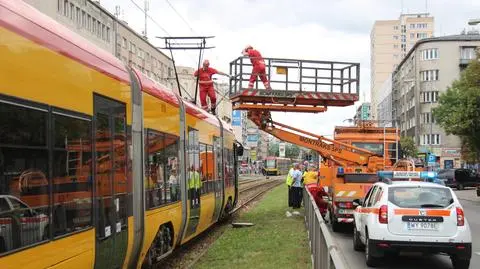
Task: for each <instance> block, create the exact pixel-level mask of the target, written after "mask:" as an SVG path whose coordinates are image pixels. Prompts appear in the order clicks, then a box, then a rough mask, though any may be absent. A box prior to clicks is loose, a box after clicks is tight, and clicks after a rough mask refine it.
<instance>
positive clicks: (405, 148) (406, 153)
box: [400, 136, 418, 158]
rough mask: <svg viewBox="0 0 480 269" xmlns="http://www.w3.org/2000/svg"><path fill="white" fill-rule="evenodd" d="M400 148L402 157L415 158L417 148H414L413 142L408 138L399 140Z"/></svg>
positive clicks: (404, 137)
mask: <svg viewBox="0 0 480 269" xmlns="http://www.w3.org/2000/svg"><path fill="white" fill-rule="evenodd" d="M400 147H401V149H402V155H403V156H402V157H403V158H407V157H416V156H417V152H418V150H417V146H415V141H413V138H412V137H410V136H402V137H401V138H400Z"/></svg>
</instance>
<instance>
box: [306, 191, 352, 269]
mask: <svg viewBox="0 0 480 269" xmlns="http://www.w3.org/2000/svg"><path fill="white" fill-rule="evenodd" d="M303 204H304V206H305V225H306V227H307V231H308V238H309V239H310V251H311V254H312V263H313V266H312V268H314V269H349V267H348V265H347V263H346V261H345V258H344V257H343V255H342V253H341V252H340V250H339V249H338V248H337V245H336V243H335V241H334V239H333V237H332V235H331V234H330V231H329V230H328V227H327V225H326V224H325V222H324V220H323V218H322V215H321V214H320V211H319V209H318V207H317V205H316V203H315V200H314V199H313V197H312V195H311V194H310V192H309V191H307V190H306V189H304V190H303Z"/></svg>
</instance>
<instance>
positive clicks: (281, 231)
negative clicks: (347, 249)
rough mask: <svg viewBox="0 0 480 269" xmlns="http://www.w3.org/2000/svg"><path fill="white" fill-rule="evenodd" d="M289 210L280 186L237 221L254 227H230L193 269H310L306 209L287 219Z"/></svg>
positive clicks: (284, 190) (285, 190)
mask: <svg viewBox="0 0 480 269" xmlns="http://www.w3.org/2000/svg"><path fill="white" fill-rule="evenodd" d="M287 211H290V212H292V209H291V208H289V207H288V206H287V187H286V186H285V185H281V186H278V187H276V188H274V189H273V190H272V191H270V192H269V193H267V194H266V195H265V197H264V199H263V200H262V201H260V202H258V203H257V205H256V206H255V207H254V208H253V209H251V210H249V211H248V212H246V213H243V215H242V216H240V217H239V218H238V219H237V220H236V222H252V223H254V224H255V226H253V227H244V228H229V229H228V230H227V231H226V232H225V233H224V234H223V235H222V237H220V238H219V239H218V240H217V241H216V242H215V243H214V244H213V245H212V247H211V248H210V249H209V250H208V252H207V253H206V254H205V256H204V257H202V258H201V259H200V260H199V262H198V263H197V264H196V265H195V266H194V268H195V269H197V268H198V269H203V268H205V269H207V268H208V269H212V268H248V269H251V268H275V269H280V268H289V269H291V268H311V260H310V249H309V246H308V237H307V232H306V229H305V222H304V209H303V208H301V209H300V210H298V211H299V212H300V214H301V215H300V216H295V215H293V216H291V217H287V216H286V212H287Z"/></svg>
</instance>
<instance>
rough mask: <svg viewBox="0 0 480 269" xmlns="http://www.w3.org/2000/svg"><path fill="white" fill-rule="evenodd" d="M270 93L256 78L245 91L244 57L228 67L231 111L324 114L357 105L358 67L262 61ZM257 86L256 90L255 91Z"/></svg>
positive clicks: (247, 74) (247, 68)
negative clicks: (329, 109) (333, 108)
mask: <svg viewBox="0 0 480 269" xmlns="http://www.w3.org/2000/svg"><path fill="white" fill-rule="evenodd" d="M264 61H265V66H266V68H265V69H266V75H267V78H268V80H269V82H270V86H271V88H272V89H271V90H267V89H265V88H264V87H263V85H262V82H261V80H260V79H259V78H257V79H256V82H255V84H254V86H253V87H252V88H248V83H249V79H250V75H251V73H252V69H253V68H252V64H251V62H250V59H249V58H248V57H239V58H237V59H235V60H234V61H232V62H231V63H230V76H231V78H232V79H231V80H230V93H229V94H230V100H231V101H232V105H233V109H234V110H248V111H252V110H268V111H285V112H312V113H317V112H324V111H326V110H327V107H328V106H350V105H353V104H354V103H355V101H358V99H359V98H358V97H359V88H360V87H359V84H360V64H359V63H348V62H330V61H312V60H295V59H279V58H264ZM259 86H260V87H259Z"/></svg>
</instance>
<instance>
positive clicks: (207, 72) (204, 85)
mask: <svg viewBox="0 0 480 269" xmlns="http://www.w3.org/2000/svg"><path fill="white" fill-rule="evenodd" d="M215 74H219V75H222V76H227V77H230V75H228V74H226V73H223V72H220V71H218V70H216V69H214V68H211V67H210V62H209V61H208V60H205V61H203V66H202V68H200V69H198V70H197V71H195V73H194V74H193V75H194V76H195V77H197V76H198V86H199V87H200V103H201V105H202V109H204V110H206V111H208V104H207V95H208V97H209V98H210V106H211V108H210V111H211V112H212V114H213V115H215V107H216V105H217V97H216V94H215V89H214V87H213V80H212V76H213V75H215Z"/></svg>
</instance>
